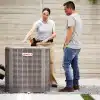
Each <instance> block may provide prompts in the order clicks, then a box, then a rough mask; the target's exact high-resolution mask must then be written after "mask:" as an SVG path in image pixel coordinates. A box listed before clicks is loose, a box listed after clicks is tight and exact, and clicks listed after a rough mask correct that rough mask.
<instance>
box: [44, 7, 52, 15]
mask: <svg viewBox="0 0 100 100" xmlns="http://www.w3.org/2000/svg"><path fill="white" fill-rule="evenodd" d="M45 10H46V11H48V12H49V15H50V13H51V11H50V9H49V8H44V9H43V10H42V12H44V11H45Z"/></svg>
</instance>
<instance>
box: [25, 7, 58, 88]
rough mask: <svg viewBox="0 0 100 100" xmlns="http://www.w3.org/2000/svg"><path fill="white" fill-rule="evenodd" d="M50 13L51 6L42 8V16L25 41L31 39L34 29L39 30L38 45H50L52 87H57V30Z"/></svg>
mask: <svg viewBox="0 0 100 100" xmlns="http://www.w3.org/2000/svg"><path fill="white" fill-rule="evenodd" d="M50 13H51V11H50V9H49V8H44V9H43V10H42V18H41V19H40V20H38V21H36V22H35V23H34V25H33V27H32V29H31V30H30V31H29V32H28V34H27V35H26V37H25V39H24V42H25V41H26V40H27V39H29V37H30V36H31V34H32V33H33V32H34V31H36V32H37V37H36V41H38V43H37V44H36V45H37V46H46V47H50V69H51V71H50V74H51V75H50V76H51V84H52V87H57V81H56V79H55V77H54V73H53V62H54V60H53V38H55V36H56V32H55V23H54V21H53V20H50V19H49V15H50Z"/></svg>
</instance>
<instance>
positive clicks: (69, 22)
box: [64, 16, 75, 47]
mask: <svg viewBox="0 0 100 100" xmlns="http://www.w3.org/2000/svg"><path fill="white" fill-rule="evenodd" d="M74 28H75V20H74V18H73V17H72V16H69V17H68V19H67V32H66V38H65V42H64V47H66V46H67V45H68V44H69V42H70V40H71V38H72V34H73V31H74Z"/></svg>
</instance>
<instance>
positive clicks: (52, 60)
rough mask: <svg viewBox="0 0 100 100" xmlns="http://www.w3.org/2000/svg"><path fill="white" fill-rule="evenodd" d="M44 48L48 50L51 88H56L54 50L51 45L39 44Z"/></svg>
mask: <svg viewBox="0 0 100 100" xmlns="http://www.w3.org/2000/svg"><path fill="white" fill-rule="evenodd" d="M40 44H41V45H42V46H44V47H49V48H50V83H51V85H52V87H57V81H56V79H55V75H54V50H53V46H54V45H53V43H40Z"/></svg>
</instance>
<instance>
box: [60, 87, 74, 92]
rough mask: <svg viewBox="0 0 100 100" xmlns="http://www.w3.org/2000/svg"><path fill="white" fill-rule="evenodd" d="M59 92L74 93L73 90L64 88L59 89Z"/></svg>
mask: <svg viewBox="0 0 100 100" xmlns="http://www.w3.org/2000/svg"><path fill="white" fill-rule="evenodd" d="M59 92H74V88H69V87H65V88H63V89H60V90H59Z"/></svg>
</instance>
